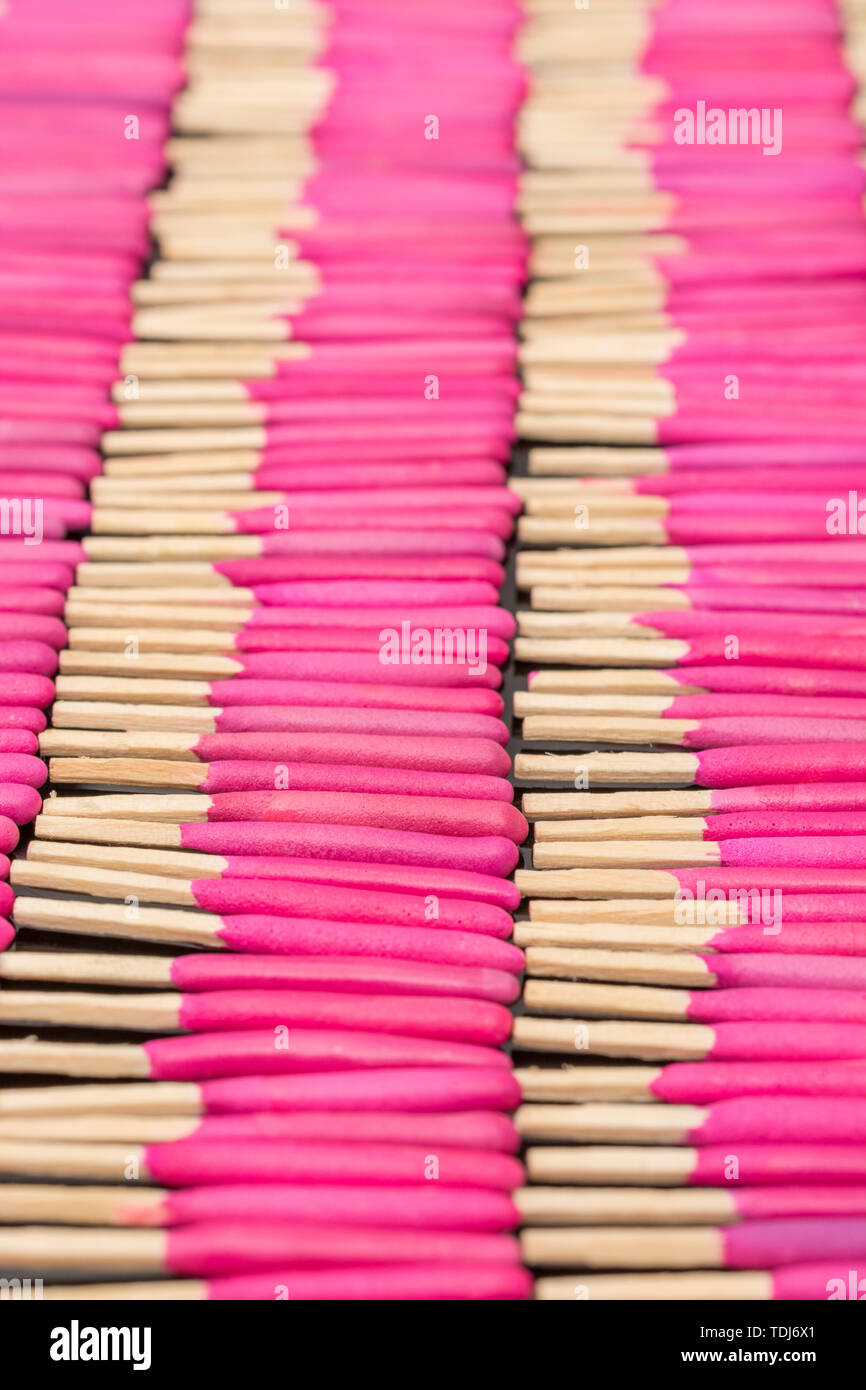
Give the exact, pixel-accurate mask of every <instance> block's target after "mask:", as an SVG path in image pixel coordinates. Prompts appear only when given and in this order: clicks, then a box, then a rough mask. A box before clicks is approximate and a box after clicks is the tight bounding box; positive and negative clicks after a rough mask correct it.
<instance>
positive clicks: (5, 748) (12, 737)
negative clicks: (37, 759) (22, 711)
mask: <svg viewBox="0 0 866 1390" xmlns="http://www.w3.org/2000/svg"><path fill="white" fill-rule="evenodd" d="M38 752H39V740H38V739H37V737H36V735H35V734H32V733H31V732H30V730H29V729H0V754H3V753H28V754H30V755H31V756H32V755H34V754H38Z"/></svg>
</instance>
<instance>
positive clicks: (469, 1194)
mask: <svg viewBox="0 0 866 1390" xmlns="http://www.w3.org/2000/svg"><path fill="white" fill-rule="evenodd" d="M832 1210H833V1209H832V1208H831V1211H832ZM118 1212H119V1218H120V1219H121V1220H122V1222H123V1224H124V1225H125V1226H143V1225H151V1224H153V1222H154V1221H156V1222H158V1224H160V1225H168V1226H186V1225H189V1224H191V1223H198V1222H202V1221H215V1220H222V1221H225V1220H231V1221H244V1222H247V1221H251V1222H267V1221H275V1222H281V1221H292V1222H308V1223H310V1224H312V1225H316V1226H330V1225H357V1226H367V1225H374V1226H384V1227H392V1228H393V1227H396V1228H398V1229H400V1228H402V1229H405V1230H455V1231H473V1230H476V1231H508V1230H512V1229H513V1228H514V1227H515V1226H517V1225H518V1224H519V1221H520V1215H519V1212H518V1210H517V1208H516V1207H515V1205H514V1203H513V1202H512V1201H511V1200H510V1198H509V1197H507V1196H506V1195H505V1194H504V1193H500V1192H484V1191H481V1190H480V1189H479V1188H465V1189H462V1188H458V1187H451V1188H443V1189H440V1188H437V1186H436V1184H435V1183H428V1185H427V1187H426V1188H423V1187H337V1186H333V1187H325V1186H318V1185H310V1184H297V1185H294V1186H291V1187H290V1186H288V1185H286V1184H282V1185H279V1186H278V1185H276V1184H268V1185H267V1186H262V1187H250V1186H247V1187H184V1188H179V1189H177V1190H176V1191H173V1192H166V1194H165V1199H164V1200H163V1202H162V1203H161V1204H160V1207H159V1209H158V1214H154V1213H152V1212H150V1211H143V1210H142V1209H141V1208H139V1207H137V1206H135V1205H134V1204H132V1203H130V1205H129V1206H128V1207H124V1206H123V1199H122V1197H120V1198H118Z"/></svg>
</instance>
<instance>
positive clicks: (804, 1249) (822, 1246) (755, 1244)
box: [722, 1215, 866, 1297]
mask: <svg viewBox="0 0 866 1390" xmlns="http://www.w3.org/2000/svg"><path fill="white" fill-rule="evenodd" d="M722 1241H723V1245H724V1263H725V1268H726V1269H773V1270H775V1269H776V1267H777V1266H779V1265H788V1264H790V1265H798V1264H809V1263H811V1262H812V1261H818V1260H820V1261H821V1263H827V1264H830V1263H834V1262H843V1261H844V1262H847V1263H848V1264H850V1263H851V1261H852V1260H853V1261H859V1262H860V1263H861V1264H862V1265H863V1269H864V1273H866V1217H857V1216H852V1215H849V1216H821V1217H809V1216H803V1217H788V1218H785V1219H783V1218H777V1219H776V1220H773V1221H745V1222H743V1223H742V1224H741V1225H739V1226H730V1227H726V1228H725V1229H724V1230H723V1231H722ZM846 1273H847V1271H846ZM825 1297H826V1293H825Z"/></svg>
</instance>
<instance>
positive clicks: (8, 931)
mask: <svg viewBox="0 0 866 1390" xmlns="http://www.w3.org/2000/svg"><path fill="white" fill-rule="evenodd" d="M4 886H5V885H4ZM14 940H15V928H14V927H13V926H12V923H11V922H7V921H5V920H4V919H3V918H0V951H5V950H6V947H7V946H11V945H12V942H13V941H14Z"/></svg>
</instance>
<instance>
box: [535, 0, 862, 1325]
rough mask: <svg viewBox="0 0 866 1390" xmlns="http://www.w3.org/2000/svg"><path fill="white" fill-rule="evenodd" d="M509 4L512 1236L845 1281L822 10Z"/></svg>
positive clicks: (853, 1067)
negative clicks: (514, 182) (522, 970)
mask: <svg viewBox="0 0 866 1390" xmlns="http://www.w3.org/2000/svg"><path fill="white" fill-rule="evenodd" d="M530 8H531V9H532V11H533V17H532V19H531V21H530V23H529V24H528V26H527V28H526V29H525V31H524V33H523V35H522V38H521V43H522V52H523V55H524V58H525V60H526V62H527V64H528V66H529V69H530V75H531V95H530V97H529V100H528V103H527V105H526V108H525V109H524V111H523V114H522V118H521V126H520V141H521V148H522V151H523V153H524V155H525V156H526V159H527V161H528V164H529V170H528V172H527V174H526V177H525V179H524V182H523V191H522V198H521V206H522V212H523V217H524V222H525V226H526V228H527V230H528V232H529V233H530V235H531V238H532V250H531V273H532V275H533V276H534V277H535V278H534V280H533V283H532V284H531V286H530V289H529V291H528V297H527V316H526V319H525V321H524V325H523V336H524V343H523V346H522V349H521V358H522V364H523V371H524V385H525V392H524V395H523V398H522V401H521V412H520V416H519V426H520V429H521V432H522V434H523V435H524V436H525V437H527V438H528V439H529V440H531V441H532V443H533V444H534V446H535V447H533V448H532V449H531V450H530V457H529V476H528V477H526V478H517V479H515V480H514V483H513V486H514V487H515V489H516V490H518V491H519V493H520V495H521V496H522V497H523V499H524V501H525V510H526V515H525V517H524V518H523V519H522V520H521V522H520V539H521V548H520V551H519V554H518V559H517V579H518V585H519V587H520V589H522V590H523V591H524V593H525V594H526V595H527V597H528V608H527V611H524V612H521V613H520V614H519V615H518V633H519V635H518V638H517V642H516V655H517V657H518V660H519V661H520V662H522V663H524V667H523V668H522V669H524V670H525V671H526V673H527V676H526V681H525V688H523V689H519V690H518V692H517V694H516V697H515V712H516V713H517V714H518V715H520V716H522V718H523V725H522V733H523V740H524V744H523V751H522V752H521V753H520V754H519V755H518V757H517V759H516V762H515V774H516V777H517V779H518V781H519V782H521V783H523V784H524V785H525V786H528V787H531V790H528V791H527V793H526V795H525V797H524V810H525V812H526V814H527V816H528V817H529V819H530V820H531V821H533V822H534V827H533V848H532V867H531V868H529V869H525V870H521V871H518V874H517V881H518V884H519V886H520V888H521V890H522V892H523V893H524V894H525V896H526V898H527V900H528V920H526V921H523V922H520V923H518V926H517V931H516V937H515V939H516V941H517V942H518V944H520V945H522V946H525V947H526V948H527V983H526V986H525V990H524V1006H525V1015H524V1016H522V1017H520V1018H519V1019H518V1020H517V1021H516V1023H515V1043H516V1045H517V1046H519V1047H521V1048H522V1049H524V1050H525V1052H524V1057H522V1058H521V1060H526V1061H527V1065H526V1067H525V1068H523V1069H519V1070H518V1072H517V1076H518V1080H519V1081H520V1082H521V1083H522V1084H523V1087H524V1091H525V1092H526V1091H531V1093H532V1097H533V1100H534V1101H536V1102H537V1101H542V1102H543V1103H541V1104H536V1103H533V1104H530V1105H526V1106H524V1107H523V1108H522V1109H521V1111H520V1112H519V1127H520V1129H521V1131H522V1133H523V1134H524V1136H525V1137H526V1138H527V1140H528V1141H529V1142H530V1148H529V1150H528V1153H527V1167H528V1172H529V1176H530V1180H531V1183H530V1186H529V1188H528V1190H527V1192H526V1193H525V1194H524V1197H523V1198H522V1202H521V1205H522V1207H523V1210H524V1213H525V1218H526V1222H527V1228H526V1230H525V1231H524V1234H523V1249H524V1253H525V1256H526V1258H527V1261H528V1262H529V1263H530V1264H531V1265H532V1266H534V1267H535V1268H536V1269H537V1270H538V1271H539V1273H540V1276H541V1277H540V1278H539V1280H538V1282H537V1285H536V1292H537V1295H538V1296H539V1297H541V1298H544V1299H569V1298H575V1297H584V1298H604V1299H641V1298H661V1299H665V1298H680V1297H682V1298H687V1299H700V1298H732V1299H734V1298H746V1299H768V1298H769V1299H774V1298H775V1299H792V1298H793V1299H822V1298H824V1299H826V1298H838V1297H843V1298H844V1297H848V1296H851V1295H850V1293H849V1292H848V1289H849V1272H850V1271H851V1270H852V1269H857V1268H860V1269H862V1267H863V1261H864V1259H866V995H864V983H866V723H864V719H866V645H864V642H863V640H862V639H863V635H864V632H866V629H864V627H863V615H864V611H866V601H864V596H863V593H862V581H863V577H864V575H866V543H864V541H863V540H862V539H860V530H861V523H860V522H859V498H858V494H857V489H858V486H859V484H860V481H861V479H862V478H863V477H864V471H863V463H862V460H863V446H864V442H866V417H864V413H863V408H862V404H861V400H860V397H861V395H862V386H863V381H864V376H866V359H864V355H863V342H864V336H863V331H864V318H866V302H864V298H863V283H864V282H863V275H864V271H866V225H864V218H863V191H864V173H863V167H862V157H861V154H860V147H861V144H862V132H861V129H860V125H859V123H858V121H857V120H856V119H855V117H856V116H857V114H858V113H859V109H860V99H859V98H856V87H855V82H854V78H853V77H852V72H851V70H850V69H849V67H848V66H847V64H846V57H845V53H844V49H843V39H842V35H841V33H840V15H839V14H838V13H837V11H836V8H835V6H834V5H832V4H829V3H819V0H796V2H795V3H794V4H793V6H792V4H791V3H790V0H785V3H781V0H764V3H762V4H760V5H757V6H756V5H755V4H754V3H753V0H737V2H736V3H734V4H733V5H728V6H726V7H725V8H724V12H723V13H719V12H716V11H714V10H712V8H710V9H708V8H707V7H706V6H701V5H700V4H698V3H695V0H671V3H662V4H657V5H656V4H646V3H625V2H621V3H616V4H612V5H610V4H607V5H605V6H604V7H595V6H590V7H589V8H587V9H586V10H579V11H577V12H575V7H574V6H573V5H571V4H570V3H566V0H561V3H560V4H551V3H542V0H538V3H537V4H535V5H533V6H531V7H530ZM848 10H849V12H850V19H851V26H852V27H851V35H850V42H849V46H850V51H851V59H850V61H851V63H852V64H854V66H855V68H856V66H858V65H859V67H860V68H862V66H863V47H862V19H861V13H860V12H861V7H860V6H859V5H856V4H852V5H850V6H848ZM855 98H856V104H855V105H852V102H854V101H855ZM544 547H546V548H544ZM578 1053H579V1054H584V1055H583V1057H582V1058H581V1059H580V1061H581V1063H582V1064H581V1065H574V1066H567V1065H566V1067H565V1069H564V1070H563V1069H562V1066H561V1064H562V1063H563V1062H564V1060H565V1059H569V1058H572V1059H574V1058H575V1054H578ZM532 1054H535V1056H534V1057H533V1055H532ZM529 1063H534V1064H535V1065H529ZM615 1063H616V1064H615ZM596 1271H599V1272H598V1273H596ZM673 1271H686V1272H684V1273H679V1274H678V1273H675V1272H673ZM855 1296H856V1295H855Z"/></svg>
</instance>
